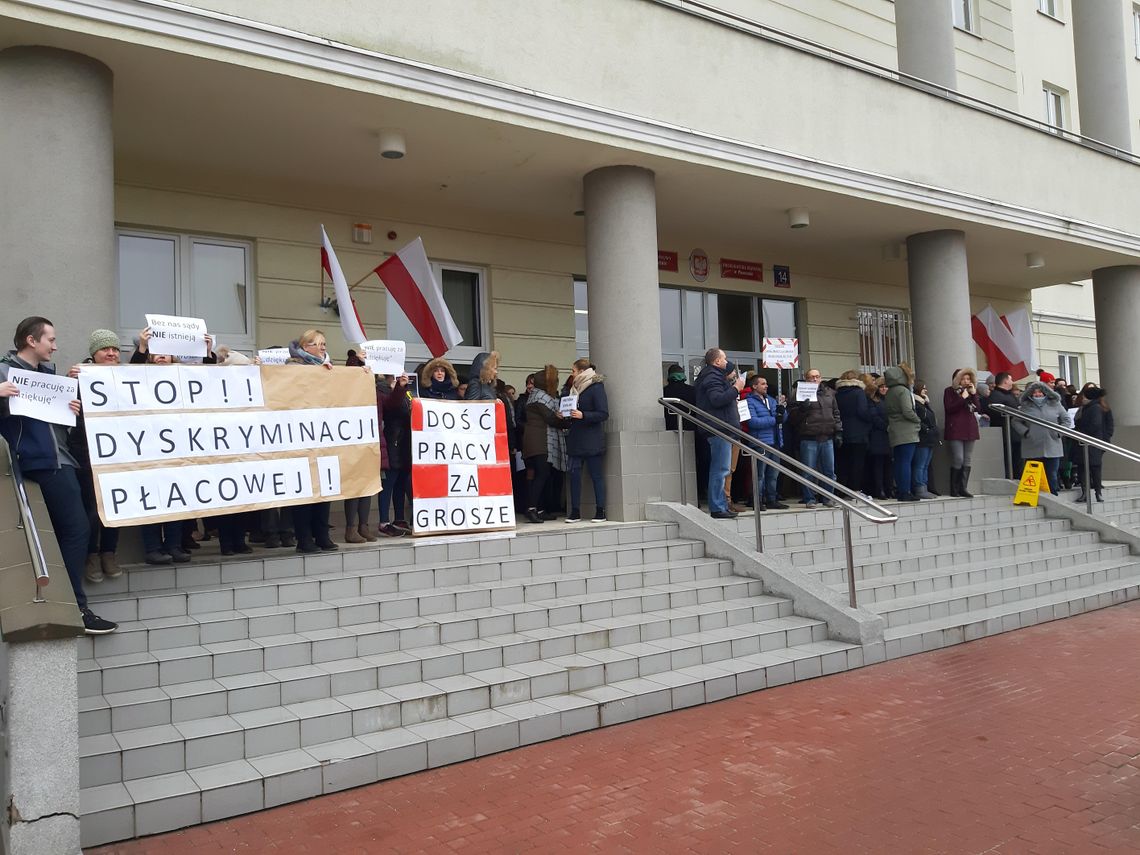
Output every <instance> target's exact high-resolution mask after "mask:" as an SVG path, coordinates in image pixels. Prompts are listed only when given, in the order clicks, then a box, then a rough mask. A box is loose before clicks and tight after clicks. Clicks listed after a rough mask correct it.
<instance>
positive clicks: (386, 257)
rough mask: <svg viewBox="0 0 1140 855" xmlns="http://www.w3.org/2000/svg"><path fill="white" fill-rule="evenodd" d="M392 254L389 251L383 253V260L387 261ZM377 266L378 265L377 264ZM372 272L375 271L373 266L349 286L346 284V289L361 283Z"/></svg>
mask: <svg viewBox="0 0 1140 855" xmlns="http://www.w3.org/2000/svg"><path fill="white" fill-rule="evenodd" d="M392 255H393V253H390V252H386V253H384V261H387V260H388V259H389V258H391V257H392ZM380 263H381V264H383V263H384V262H383V261H382V262H380ZM377 267H379V265H377ZM374 273H376V268H375V267H374V268H372V269H371V270H369V271H368V272H367V273H365V274H364V275H363V276H361V277H360V278H359V279H357V280H356V281H355V282H353V283H352V284H351V285H349V286H348V290H349V291H351V290H352V289H353V288H355V287H356V286H357V285H361V284H363V282H364V280H365V279H367V278H368V277H369V276H371V275H372V274H374ZM377 275H379V274H377Z"/></svg>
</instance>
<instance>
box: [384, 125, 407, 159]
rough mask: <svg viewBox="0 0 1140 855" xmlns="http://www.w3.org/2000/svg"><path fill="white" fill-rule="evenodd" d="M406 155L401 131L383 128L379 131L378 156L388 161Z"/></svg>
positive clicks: (405, 146) (405, 144) (405, 145)
mask: <svg viewBox="0 0 1140 855" xmlns="http://www.w3.org/2000/svg"><path fill="white" fill-rule="evenodd" d="M407 153H408V146H407V143H406V142H405V141H404V133H403V131H401V130H399V129H397V128H384V129H383V130H381V131H380V156H381V157H384V158H387V159H388V160H399V159H400V158H401V157H403V156H404V155H405V154H407Z"/></svg>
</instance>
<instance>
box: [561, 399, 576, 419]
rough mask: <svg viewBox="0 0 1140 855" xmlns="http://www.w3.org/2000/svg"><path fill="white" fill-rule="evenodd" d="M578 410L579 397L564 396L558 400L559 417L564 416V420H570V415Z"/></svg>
mask: <svg viewBox="0 0 1140 855" xmlns="http://www.w3.org/2000/svg"><path fill="white" fill-rule="evenodd" d="M576 409H578V396H577V395H563V396H562V397H561V398H559V399H558V415H560V416H562V418H564V419H568V418H570V414H571V413H572V412H574V411H575V410H576Z"/></svg>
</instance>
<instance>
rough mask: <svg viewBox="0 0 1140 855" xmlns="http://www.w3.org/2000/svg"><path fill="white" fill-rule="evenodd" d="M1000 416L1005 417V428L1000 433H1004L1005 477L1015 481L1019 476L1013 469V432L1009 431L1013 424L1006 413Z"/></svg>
mask: <svg viewBox="0 0 1140 855" xmlns="http://www.w3.org/2000/svg"><path fill="white" fill-rule="evenodd" d="M1002 418H1004V419H1005V430H1004V431H1002V433H1004V434H1005V437H1004V438H1005V471H1006V473H1007V475H1006V477H1007V478H1008V479H1009V480H1011V481H1017V480H1020V476H1019V475H1018V474H1017V473H1016V472H1014V471H1013V434H1011V433H1010V431H1011V430H1013V424H1012V423H1010V420H1009V414H1008V413H1007V414H1005V415H1003V416H1002Z"/></svg>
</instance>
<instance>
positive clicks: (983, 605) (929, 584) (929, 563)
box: [718, 488, 1140, 659]
mask: <svg viewBox="0 0 1140 855" xmlns="http://www.w3.org/2000/svg"><path fill="white" fill-rule="evenodd" d="M1114 489H1121V490H1124V489H1125V488H1114ZM1128 489H1131V490H1133V491H1134V492H1135V493H1136V495H1137V496H1140V490H1137V489H1136V488H1128ZM1105 498H1106V499H1108V498H1109V496H1107V495H1106V497H1105ZM1114 501H1115V500H1114ZM1120 501H1121V502H1122V503H1123V502H1124V501H1126V500H1125V499H1121V500H1120ZM1127 501H1134V500H1133V499H1131V498H1129V499H1127ZM1135 501H1137V502H1138V503H1140V499H1136V500H1135ZM890 506H891V508H892V509H893V510H895V511H896V512H897V513H898V514H899V516H900V519H899V521H898V522H897V523H895V524H893V525H885V526H882V527H879V526H874V525H872V524H870V523H864V522H862V521H860V520H859V519H858V518H857V517H853V520H852V526H853V537H854V556H855V565H856V566H855V578H856V590H857V596H858V602H859V605H860V607H862V608H864V609H867V610H869V611H871V612H874V613H876V614H878V615H881V616H882V618H883V620H884V621H885V629H884V642H885V657H886V658H887V659H892V658H895V657H898V656H906V655H909V654H913V653H921V652H922V651H925V650H934V649H937V648H939V647H944V646H946V645H950V644H958V643H961V642H963V641H970V640H973V639H976V638H982V637H984V636H987V635H993V634H996V633H999V632H1006V631H1008V630H1013V629H1018V628H1020V627H1024V626H1030V625H1032V624H1035V623H1040V622H1042V621H1047V620H1053V619H1056V618H1063V617H1069V616H1070V615H1074V614H1079V613H1081V612H1084V611H1088V610H1091V609H1095V608H1101V607H1104V606H1108V605H1112V604H1114V603H1118V602H1123V601H1124V600H1127V599H1134V598H1136V597H1137V596H1140V556H1135V555H1131V554H1130V553H1129V551H1128V548H1127V547H1126V546H1123V545H1117V544H1109V543H1102V542H1101V541H1100V539H1099V538H1098V536H1097V535H1096V534H1095V533H1093V532H1085V531H1077V530H1075V529H1073V528H1072V527H1071V525H1070V523H1069V521H1068V520H1060V519H1049V518H1047V517H1046V514H1045V511H1044V510H1043V509H1040V508H1029V507H1021V506H1018V507H1013V506H1012V504H1011V499H1010V498H1009V497H998V496H991V497H984V496H979V497H975V498H973V499H939V500H933V501H924V502H919V503H915V504H901V503H900V504H896V503H891V505H890ZM1121 513H1131V512H1130V511H1126V510H1123V509H1122V510H1121ZM840 522H841V515H840V512H839V511H831V510H815V511H798V512H793V511H788V512H782V513H778V514H774V513H768V514H765V516H764V519H763V524H764V549H765V553H766V554H768V555H779V556H782V557H783V558H785V559H786V560H788V561H790V562H791V564H792V565H794V566H795V567H798V568H800V569H802V571H803V572H804V573H805V574H808V575H811V576H814V577H816V578H817V579H818V580H819V581H821V582H823V583H824V584H826V585H829V586H831V587H832V588H834V589H835V590H837V591H842V592H844V593H846V591H847V583H846V563H845V558H844V548H843V533H842V528H841V526H840ZM718 525H720V526H723V527H727V528H728V529H729V530H731V531H735V532H736V533H737V534H739V535H740V536H741V537H742V538H744V539H746V540H748V541H749V542H750V543H751V544H754V543H755V531H754V521H753V519H752V517H751V515H749V516H747V517H741V518H739V519H737V520H734V521H731V522H724V523H718ZM868 658H869V659H870V657H868ZM876 658H877V657H876Z"/></svg>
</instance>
